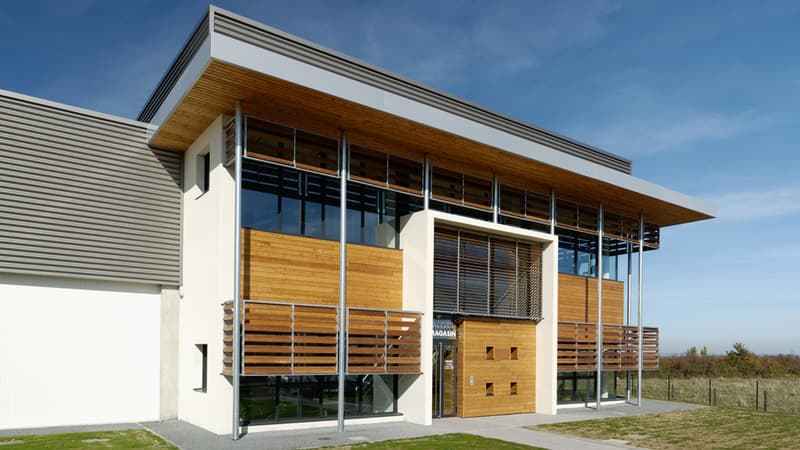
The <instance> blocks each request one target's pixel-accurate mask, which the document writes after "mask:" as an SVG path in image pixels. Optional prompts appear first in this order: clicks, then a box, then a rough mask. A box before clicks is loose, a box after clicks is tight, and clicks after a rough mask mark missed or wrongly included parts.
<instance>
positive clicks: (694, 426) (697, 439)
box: [528, 408, 800, 450]
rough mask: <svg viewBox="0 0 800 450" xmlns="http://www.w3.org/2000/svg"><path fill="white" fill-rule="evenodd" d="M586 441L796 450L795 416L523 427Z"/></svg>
mask: <svg viewBox="0 0 800 450" xmlns="http://www.w3.org/2000/svg"><path fill="white" fill-rule="evenodd" d="M528 428H530V429H532V430H539V431H551V432H557V433H564V434H572V435H577V436H581V437H585V438H589V439H621V440H624V441H628V442H629V443H630V444H631V445H633V446H637V447H646V448H651V449H669V450H672V449H685V448H703V449H782V448H799V447H800V415H796V414H784V413H763V412H760V413H759V412H754V411H743V410H738V409H731V408H701V409H694V410H689V411H672V412H666V413H659V414H645V415H642V416H634V417H615V418H610V419H596V420H584V421H579V422H566V423H557V424H550V425H538V426H533V427H528Z"/></svg>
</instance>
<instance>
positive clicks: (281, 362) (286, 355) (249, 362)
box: [225, 300, 338, 375]
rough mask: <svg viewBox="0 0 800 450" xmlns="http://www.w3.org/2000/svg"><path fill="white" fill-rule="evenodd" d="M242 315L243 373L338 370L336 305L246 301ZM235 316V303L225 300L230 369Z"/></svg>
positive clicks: (304, 372)
mask: <svg viewBox="0 0 800 450" xmlns="http://www.w3.org/2000/svg"><path fill="white" fill-rule="evenodd" d="M242 318H243V321H242V336H243V339H242V341H243V342H242V343H243V345H242V350H243V365H242V371H241V373H242V375H321V374H335V373H336V344H337V338H336V333H337V323H338V315H337V312H336V308H334V307H330V306H312V305H292V304H282V303H265V302H255V301H250V300H245V301H243V302H242ZM232 320H233V304H232V303H226V306H225V335H226V338H225V339H226V341H225V345H226V355H225V368H226V371H227V370H229V369H230V363H231V362H232V356H233V353H232V352H233V349H232V347H229V346H230V343H231V341H230V339H229V338H230V333H231V332H232V329H233V322H232Z"/></svg>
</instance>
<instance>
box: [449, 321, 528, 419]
mask: <svg viewBox="0 0 800 450" xmlns="http://www.w3.org/2000/svg"><path fill="white" fill-rule="evenodd" d="M487 346H491V347H493V349H494V359H491V360H487V357H486V347H487ZM511 347H516V352H515V357H516V358H517V359H512V357H514V356H512V352H511ZM535 373H536V324H535V323H534V322H532V321H523V320H518V321H510V320H489V319H471V318H470V319H464V321H463V322H461V324H460V325H459V327H458V381H457V388H458V399H457V402H458V406H457V409H458V415H459V416H461V417H475V416H489V415H498V414H515V413H529V412H534V411H535V407H536V379H535ZM470 379H472V380H473V381H474V384H472V385H471V384H470V383H469V380H470ZM512 382H514V383H516V389H517V393H516V395H512V394H511V383H512ZM486 383H493V394H494V395H492V396H487V395H486Z"/></svg>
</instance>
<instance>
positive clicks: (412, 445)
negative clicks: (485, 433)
mask: <svg viewBox="0 0 800 450" xmlns="http://www.w3.org/2000/svg"><path fill="white" fill-rule="evenodd" d="M325 448H331V449H339V450H342V449H344V450H349V449H359V450H395V449H403V450H409V449H410V450H478V449H480V450H484V449H492V450H517V449H520V450H521V449H539V447H530V446H527V445H522V444H515V443H513V442H506V441H501V440H499V439H490V438H485V437H482V436H475V435H473V434H466V433H453V434H441V435H438V436H424V437H418V438H412V439H397V440H393V441H383V442H368V443H364V444H356V445H340V446H337V447H325ZM539 450H543V449H539Z"/></svg>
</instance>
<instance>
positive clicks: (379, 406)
mask: <svg viewBox="0 0 800 450" xmlns="http://www.w3.org/2000/svg"><path fill="white" fill-rule="evenodd" d="M337 388H338V379H337V377H336V376H333V375H324V376H268V377H242V384H241V401H240V408H241V418H242V420H243V421H244V422H245V423H249V424H259V423H274V422H295V421H300V420H319V419H335V418H336V416H337V411H338V407H337V405H338V403H337V401H338V394H337ZM344 407H345V412H344V414H345V417H348V418H351V417H365V416H376V415H386V414H396V413H397V376H396V375H347V377H346V378H345V405H344Z"/></svg>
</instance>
